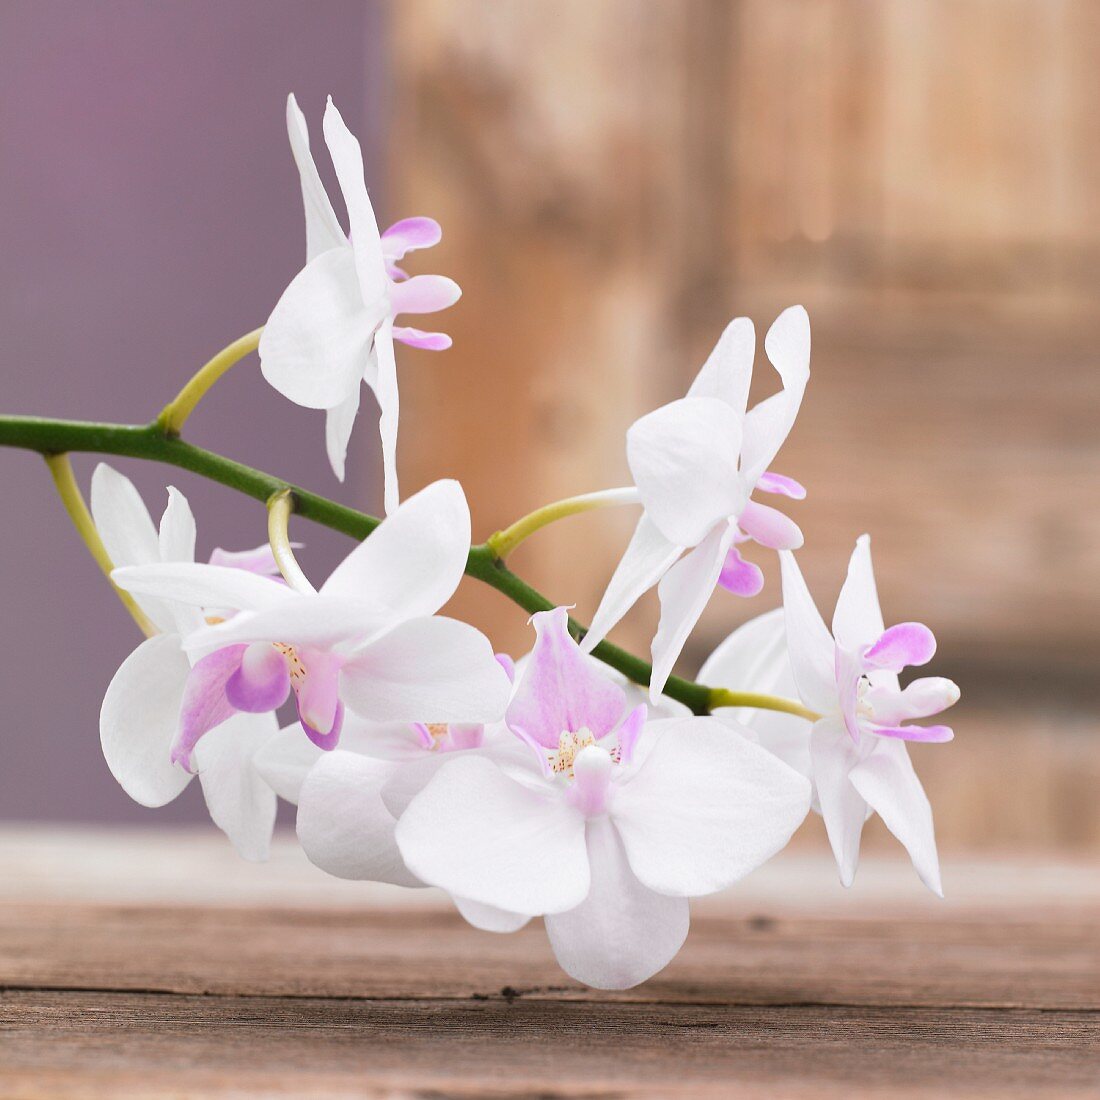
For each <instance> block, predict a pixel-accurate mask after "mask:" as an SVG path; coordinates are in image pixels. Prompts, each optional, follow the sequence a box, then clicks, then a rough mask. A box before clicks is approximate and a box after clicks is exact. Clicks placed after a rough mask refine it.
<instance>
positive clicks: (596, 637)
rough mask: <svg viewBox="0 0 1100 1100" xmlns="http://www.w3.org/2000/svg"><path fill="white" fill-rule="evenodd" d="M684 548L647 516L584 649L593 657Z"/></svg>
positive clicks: (594, 618) (617, 570) (609, 588)
mask: <svg viewBox="0 0 1100 1100" xmlns="http://www.w3.org/2000/svg"><path fill="white" fill-rule="evenodd" d="M682 552H683V547H681V546H677V545H676V544H675V543H671V542H669V541H668V539H666V538H665V537H664V535H662V534H661V532H660V531H658V530H657V527H656V526H655V524H654V523H653V521H652V520H651V519H649V517H648V516H646V515H645V514H644V513H643V514H642V517H641V519H639V520H638V526H637V527H636V528H635V529H634V534H633V535H632V536H631V539H630V543H629V545H628V546H627V548H626V551H625V552H624V553H623V556H622V560H621V561H620V562H619V564H618V566H616V568H615V572H614V574H613V575H612V577H611V580H610V581H609V582H608V585H607V590H606V591H605V592H604V594H603V598H602V599H601V600H600V606H599V607H598V608H597V609H596V614H595V615H593V616H592V624H591V626H589V628H588V633H587V634H585V636H584V638H583V639H582V640H581V649H582V650H584V652H585V653H591V652H592V650H593V649H595V648H596V646H597V645H599V643H600V642H602V641H603V640H604V638H606V637H607V635H608V632H609V631H610V630H611V629H612V628H613V627H614V626H615V624H616V623H618V622H619V620H620V619H621V618H622V617H623V616H624V615H625V614H626V613H627V612H628V611H629V610H630V609H631V608H632V607H633V606H634V604H635V603H637V602H638V600H639V599H640V598H641V596H642V595H643V593H645V592H648V591H649V589H651V588H652V587H653V586H654V585H655V584H656V583H657V582H658V581H659V580H660V579H661V578H662V577H663V576H664V575H665V573H666V572H667V571H668V570H669V568H670V567H671V566H673V565H674V564H675V563H676V560H677V559H678V558H679V557H680V554H681V553H682Z"/></svg>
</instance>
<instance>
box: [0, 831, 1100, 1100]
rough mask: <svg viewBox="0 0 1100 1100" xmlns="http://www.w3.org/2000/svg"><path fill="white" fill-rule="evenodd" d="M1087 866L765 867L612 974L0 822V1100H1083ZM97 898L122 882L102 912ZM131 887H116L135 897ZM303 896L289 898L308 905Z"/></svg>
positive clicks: (197, 865) (1099, 940)
mask: <svg viewBox="0 0 1100 1100" xmlns="http://www.w3.org/2000/svg"><path fill="white" fill-rule="evenodd" d="M1095 870H1096V869H1095V866H1094V865H1090V864H1087V863H1078V864H1069V863H1064V862H1063V863H1053V862H1049V861H1047V862H1043V861H1028V862H1025V861H1019V860H1017V861H999V862H989V863H981V862H976V863H975V862H969V863H963V862H957V861H955V862H953V861H948V863H947V865H946V867H945V877H946V880H947V882H948V884H949V890H950V884H951V883H955V884H957V889H956V890H955V891H954V893H953V894H949V899H948V901H946V902H940V901H939V900H938V899H933V898H931V897H930V896H926V895H925V894H924V893H923V892H922V891H921V888H920V887H919V885H918V884H917V883H916V881H915V878H914V876H913V874H912V870H911V868H909V867H908V866H907V865H906V864H905V863H903V862H902V861H900V860H895V861H889V862H887V861H882V860H869V861H868V862H867V863H866V864H865V866H864V867H863V868H861V872H860V876H859V878H858V879H857V883H856V886H855V888H854V889H853V890H852V891H848V892H844V891H841V889H840V888H839V886H837V884H836V882H835V870H834V868H833V867H832V866H831V863H830V862H829V860H828V859H827V858H826V857H822V858H815V859H810V858H806V857H795V858H789V859H784V860H778V861H775V862H774V863H773V864H772V865H769V866H768V867H767V868H765V869H763V871H762V872H760V873H759V874H757V875H754V876H750V878H749V879H748V880H746V883H745V885H744V887H743V888H742V889H740V890H735V891H731V892H729V893H727V894H722V895H718V896H716V897H713V898H709V899H703V900H702V901H701V902H700V903H699V904H697V905H696V906H695V913H694V917H693V924H692V931H691V935H690V937H689V940H688V943H687V945H686V947H685V949H684V950H683V951H682V952H681V954H680V956H679V957H678V958H677V959H676V960H675V961H674V962H673V963H672V965H670V966H669V967H668V968H667V969H666V970H665V971H664V972H663V973H662V974H660V975H658V976H657V977H656V978H654V979H653V980H651V981H649V982H647V983H645V984H643V985H642V986H640V987H638V988H637V989H634V990H627V991H624V992H621V993H601V992H598V991H594V990H589V989H586V988H584V987H582V986H580V985H578V984H577V983H575V982H573V981H571V980H570V979H569V978H568V977H566V976H565V975H563V974H562V973H561V971H560V970H558V969H557V967H556V965H555V964H554V961H553V958H552V956H551V954H550V951H549V947H548V945H547V941H546V937H545V935H544V933H543V931H542V929H541V927H538V924H537V922H535V923H534V924H533V925H532V926H529V927H528V928H526V929H524V930H523V931H521V932H519V933H517V934H515V935H511V936H493V935H489V934H485V933H480V932H477V931H475V930H474V929H472V928H470V927H468V926H467V925H465V923H464V922H462V921H461V920H460V919H459V917H458V916H457V915H456V914H455V913H454V911H453V910H452V909H451V908H450V906H449V905H448V903H447V902H446V900H445V899H443V898H442V897H440V896H439V895H437V894H434V893H433V892H430V891H399V890H397V889H396V888H390V889H383V888H376V887H370V886H366V885H364V884H357V883H340V882H337V881H335V880H331V879H326V878H324V877H323V876H321V875H320V873H319V872H317V871H316V869H314V868H310V867H309V866H308V865H307V864H305V861H304V859H303V858H302V857H301V854H300V852H297V851H296V850H295V849H294V848H293V844H292V842H291V841H290V840H289V839H281V840H279V841H278V843H277V844H276V846H275V853H274V859H273V861H272V863H271V864H270V865H268V866H266V867H257V866H250V865H243V864H240V863H239V862H238V861H236V860H235V857H233V855H232V853H231V852H230V851H229V849H228V846H227V845H225V844H224V842H222V841H221V839H220V838H216V837H214V836H212V835H210V834H206V835H201V836H200V835H195V834H187V833H185V834H182V835H173V834H171V833H163V834H159V835H158V834H155V833H150V832H148V831H145V832H142V833H128V832H126V831H114V832H109V831H106V830H103V831H99V832H91V833H88V834H86V835H83V836H82V835H80V834H75V833H69V834H66V833H64V832H61V831H55V832H52V833H36V832H35V831H33V830H13V829H6V830H0V1097H19V1098H21V1100H22V1098H45V1097H49V1098H65V1100H76V1098H80V1100H83V1098H85V1097H89V1098H90V1097H102V1096H111V1097H122V1098H126V1100H130V1098H138V1097H154V1098H157V1100H160V1098H166V1097H200V1098H202V1097H219V1098H220V1097H265V1096H296V1097H313V1096H318V1097H320V1096H324V1097H329V1096H335V1097H343V1096H348V1097H350V1096H368V1097H400V1098H408V1097H418V1098H429V1097H431V1098H437V1100H438V1098H443V1097H482V1096H484V1097H499V1098H504V1097H508V1098H518V1097H563V1098H565V1097H570V1098H573V1097H587V1098H597V1097H598V1098H629V1097H669V1098H675V1097H708V1098H709V1097H726V1096H729V1095H731V1094H732V1093H734V1092H735V1093H736V1094H737V1095H738V1096H747V1097H769V1098H770V1097H775V1096H784V1097H787V1096H790V1097H811V1096H812V1097H827V1098H828V1097H834V1096H836V1097H841V1096H844V1097H851V1096H853V1095H857V1096H882V1097H922V1098H923V1097H943V1096H952V1097H953V1096H960V1097H970V1096H981V1097H1064V1096H1070V1097H1078V1096H1079V1097H1086V1096H1095V1095H1096V1086H1097V1080H1098V1078H1097V1073H1096V1067H1097V1065H1098V1063H1100V933H1098V931H1097V929H1098V928H1100V879H1098V876H1097V875H1096V873H1095ZM112 896H114V897H117V898H119V899H130V900H119V901H115V902H112V901H111V898H112ZM138 898H140V899H141V900H140V901H139V900H136V899H138ZM311 899H312V900H311Z"/></svg>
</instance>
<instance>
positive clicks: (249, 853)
mask: <svg viewBox="0 0 1100 1100" xmlns="http://www.w3.org/2000/svg"><path fill="white" fill-rule="evenodd" d="M278 729H279V724H278V722H276V720H275V715H274V714H235V715H233V717H231V718H230V719H228V720H227V721H225V722H223V723H222V724H221V725H220V726H217V727H215V728H214V729H212V730H211V731H210V732H209V733H207V734H206V735H205V736H204V737H203V738H202V740H201V741H200V742H199V743H198V744H197V745H196V746H195V752H194V760H195V764H196V766H197V769H198V773H199V782H200V783H201V784H202V793H203V797H204V798H205V799H206V808H207V809H208V810H209V811H210V817H211V819H212V820H213V822H214V824H215V825H217V827H218V828H219V829H221V830H222V832H223V833H225V835H226V836H227V837H229V839H230V840H231V841H232V842H233V847H234V848H236V850H237V854H238V855H240V856H241V857H242V858H244V859H249V860H252V861H253V862H257V863H259V862H263V861H264V860H266V859H267V857H268V853H269V851H270V849H271V833H272V831H273V830H274V828H275V805H276V799H275V792H274V791H273V790H272V789H271V787H270V786H268V784H267V783H266V782H265V781H264V779H263V777H262V776H261V775H260V774H259V772H257V770H256V768H255V767H254V766H253V757H254V755H255V753H256V751H257V750H258V749H259V748H260V747H261V746H263V745H264V743H265V742H267V741H269V740H270V739H271V738H272V737H273V736H274V735H275V734H276V733H277V732H278Z"/></svg>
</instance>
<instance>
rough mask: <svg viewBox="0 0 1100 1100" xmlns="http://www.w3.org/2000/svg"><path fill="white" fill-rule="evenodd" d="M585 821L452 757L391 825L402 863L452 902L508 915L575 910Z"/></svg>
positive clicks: (486, 767) (585, 882) (496, 772)
mask: <svg viewBox="0 0 1100 1100" xmlns="http://www.w3.org/2000/svg"><path fill="white" fill-rule="evenodd" d="M584 832H585V830H584V818H583V817H582V816H581V815H580V814H579V813H578V812H577V811H576V810H574V809H573V808H572V807H571V806H569V805H568V803H567V802H566V801H565V800H564V799H562V798H560V797H558V796H557V795H556V794H555V792H553V791H552V790H549V789H548V790H547V791H546V792H545V793H541V792H537V791H534V790H532V789H531V788H529V787H527V786H523V785H521V784H519V783H517V782H516V781H515V780H514V779H511V778H509V777H508V776H506V775H505V774H504V773H503V772H502V771H501V770H500V768H499V767H497V765H496V764H494V763H493V762H492V761H490V760H487V759H486V758H485V757H483V756H479V755H476V754H473V753H463V754H458V755H456V756H455V757H454V758H453V759H452V760H449V761H448V762H447V763H446V764H445V765H444V766H443V767H442V768H440V769H439V771H438V773H437V774H436V776H435V778H433V779H432V781H431V782H430V783H429V784H428V785H427V786H426V787H425V788H424V789H423V790H422V791H421V792H420V793H419V794H418V795H417V796H416V797H415V798H414V799H413V800H412V802H410V803H409V805H408V808H407V809H406V810H405V812H404V813H403V814H402V815H401V819H400V820H399V821H398V823H397V846H398V848H399V850H400V851H401V854H402V856H403V857H404V859H405V864H406V866H408V868H409V869H410V870H411V871H412V872H413V873H414V874H416V875H418V876H419V877H420V878H421V879H423V881H425V882H428V883H430V884H431V885H433V886H441V887H442V888H443V889H444V890H446V891H447V892H448V893H449V894H451V895H452V896H454V897H460V898H468V899H469V900H471V901H475V902H480V903H481V904H483V905H492V906H495V907H496V908H498V909H506V910H508V911H509V912H512V913H531V914H540V913H560V912H563V911H565V910H568V909H573V908H575V907H576V906H577V905H579V904H580V903H581V902H582V901H583V900H584V898H585V897H586V895H587V894H588V890H589V885H590V880H589V873H588V855H587V851H586V848H585V838H584Z"/></svg>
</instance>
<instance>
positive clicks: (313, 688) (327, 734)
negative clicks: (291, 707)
mask: <svg viewBox="0 0 1100 1100" xmlns="http://www.w3.org/2000/svg"><path fill="white" fill-rule="evenodd" d="M288 664H289V666H290V672H291V686H292V687H293V688H294V695H295V697H296V700H297V703H298V717H299V718H300V719H301V722H302V725H303V726H305V727H306V732H307V733H308V734H309V736H310V740H311V741H313V743H314V744H315V745H318V746H319V747H320V748H327V747H331V746H330V744H329V741H330V740H331V744H335V743H336V741H335V739H336V738H339V736H340V723H341V721H342V720H343V706H342V705H341V703H340V696H339V691H338V688H339V683H340V671H341V667H342V661H341V659H340V658H339V657H337V656H336V655H335V654H333V653H332V652H330V651H328V650H325V649H304V648H300V649H299V650H298V651H297V654H296V655H295V656H293V657H290V658H288ZM322 741H323V742H324V743H323V744H322Z"/></svg>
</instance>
